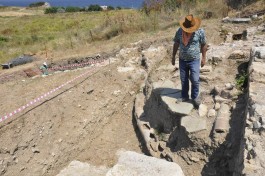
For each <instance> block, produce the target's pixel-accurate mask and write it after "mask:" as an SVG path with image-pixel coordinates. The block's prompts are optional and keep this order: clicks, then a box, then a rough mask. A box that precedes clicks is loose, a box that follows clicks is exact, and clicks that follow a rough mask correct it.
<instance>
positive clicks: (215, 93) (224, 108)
mask: <svg viewBox="0 0 265 176" xmlns="http://www.w3.org/2000/svg"><path fill="white" fill-rule="evenodd" d="M252 30H253V29H249V31H250V35H251V32H253V31H252ZM252 37H253V38H252V39H253V43H252V41H251V42H245V43H242V41H241V44H240V42H239V43H236V42H235V43H234V44H232V45H231V43H227V44H226V43H225V44H223V46H218V47H217V48H216V52H214V54H212V55H211V53H210V58H211V59H210V60H209V62H211V64H212V65H210V66H206V67H204V68H202V69H201V73H202V75H201V77H200V78H201V80H202V81H203V82H206V83H207V84H208V85H209V84H213V85H215V84H218V76H215V75H214V74H215V72H217V73H218V72H219V73H223V72H220V71H218V66H221V65H224V69H226V68H225V67H226V66H227V65H230V66H231V65H233V64H235V63H237V65H239V66H238V70H240V67H241V66H242V65H243V66H244V63H248V66H249V69H248V73H247V72H245V73H244V72H241V73H238V74H240V75H241V77H240V78H238V80H237V81H238V83H240V81H241V79H242V80H245V79H247V78H249V85H248V86H247V88H246V89H245V92H246V93H245V94H242V92H241V93H240V91H238V90H237V89H236V88H235V86H236V85H235V84H233V83H229V82H228V83H226V84H223V86H222V87H220V86H219V85H216V86H213V89H212V90H211V92H210V93H209V92H207V91H204V92H203V93H204V95H202V97H203V98H204V99H203V104H202V105H201V106H200V108H199V110H198V111H197V110H194V109H193V105H192V104H191V102H181V101H178V100H179V99H181V88H180V82H179V81H178V82H177V83H176V80H175V79H174V81H172V78H171V79H166V78H161V79H160V80H156V81H153V80H151V78H150V77H147V78H146V80H145V83H144V84H143V86H142V91H141V92H140V93H139V94H138V95H137V96H136V100H135V113H134V115H135V119H136V121H137V125H138V128H139V130H140V132H141V134H142V136H143V138H144V140H145V143H146V146H147V148H148V151H149V152H150V154H151V155H152V156H154V157H158V158H164V159H166V160H168V161H172V162H176V163H178V164H180V162H181V160H182V161H183V160H184V161H185V162H186V165H187V166H189V165H190V166H191V165H193V164H196V163H197V164H201V163H204V164H205V165H204V166H201V169H202V171H201V173H200V174H206V175H216V174H217V173H219V174H224V175H227V174H229V175H231V174H233V175H240V174H242V173H244V174H246V175H263V172H264V170H265V159H264V158H265V154H264V150H265V149H264V148H265V140H264V136H265V133H264V130H265V118H264V114H265V95H264V90H265V88H264V84H265V79H264V76H265V71H264V68H265V63H264V59H265V47H264V43H263V42H262V38H263V39H264V36H259V37H256V38H255V36H252ZM252 39H251V40H252ZM257 40H260V41H259V43H260V44H257V43H255V47H253V48H252V49H251V52H250V55H249V53H248V51H249V50H244V48H251V46H253V44H254V42H257ZM229 46H230V47H229ZM231 46H232V47H231ZM234 46H235V47H236V48H237V46H240V47H238V49H233V47H234ZM213 47H214V46H213ZM217 50H218V51H219V53H218V51H217ZM223 53H226V54H223ZM219 54H220V55H219ZM248 60H249V62H247V61H248ZM220 62H222V64H220ZM226 64H227V65H226ZM177 65H178V64H177ZM225 65H226V66H225ZM246 68H247V67H246ZM173 69H174V68H173V67H172V66H170V65H168V66H160V67H158V68H157V69H156V71H160V72H161V70H167V71H169V70H173ZM213 69H215V72H214V71H213ZM235 74H237V73H235ZM178 76H179V75H178V74H177V73H176V74H175V75H174V76H173V77H175V78H176V77H178ZM230 77H231V76H230ZM242 84H243V82H242ZM208 88H209V87H208ZM209 94H210V95H211V96H209ZM209 107H210V109H208V108H209ZM245 126H246V129H244V128H245ZM231 131H232V132H231ZM211 156H213V157H212V158H211ZM181 166H185V164H184V165H181ZM187 168H192V167H187ZM187 168H183V167H182V169H183V170H186V171H187ZM188 174H195V175H197V174H199V173H197V172H192V171H188Z"/></svg>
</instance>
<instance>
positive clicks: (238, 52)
mask: <svg viewBox="0 0 265 176" xmlns="http://www.w3.org/2000/svg"><path fill="white" fill-rule="evenodd" d="M228 59H233V60H237V59H246V55H245V53H244V52H243V51H242V50H235V51H233V52H232V54H231V55H230V56H229V58H228Z"/></svg>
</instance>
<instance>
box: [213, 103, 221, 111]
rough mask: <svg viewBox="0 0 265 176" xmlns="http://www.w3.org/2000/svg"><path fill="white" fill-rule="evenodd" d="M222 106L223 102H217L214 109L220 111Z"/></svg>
mask: <svg viewBox="0 0 265 176" xmlns="http://www.w3.org/2000/svg"><path fill="white" fill-rule="evenodd" d="M220 107H221V104H220V103H216V104H215V106H214V109H215V110H216V111H218V110H219V109H220Z"/></svg>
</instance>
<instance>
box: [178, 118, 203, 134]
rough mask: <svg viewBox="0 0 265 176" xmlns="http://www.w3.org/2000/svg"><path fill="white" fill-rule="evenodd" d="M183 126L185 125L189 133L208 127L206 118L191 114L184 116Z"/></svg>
mask: <svg viewBox="0 0 265 176" xmlns="http://www.w3.org/2000/svg"><path fill="white" fill-rule="evenodd" d="M181 126H183V127H185V129H186V131H187V132H189V133H194V132H198V131H203V130H206V129H207V128H206V119H204V118H198V117H191V116H185V117H182V119H181Z"/></svg>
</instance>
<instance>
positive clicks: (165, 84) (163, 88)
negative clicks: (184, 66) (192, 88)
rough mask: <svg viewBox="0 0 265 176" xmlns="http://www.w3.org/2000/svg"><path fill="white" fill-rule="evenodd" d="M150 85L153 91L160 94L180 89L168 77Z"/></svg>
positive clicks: (171, 92) (175, 91) (176, 91)
mask: <svg viewBox="0 0 265 176" xmlns="http://www.w3.org/2000/svg"><path fill="white" fill-rule="evenodd" d="M152 86H153V89H154V91H155V92H156V93H159V94H160V95H168V94H173V93H178V92H180V90H179V89H177V87H176V83H173V82H172V81H170V80H168V79H167V80H165V81H158V82H154V83H153V85H152Z"/></svg>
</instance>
